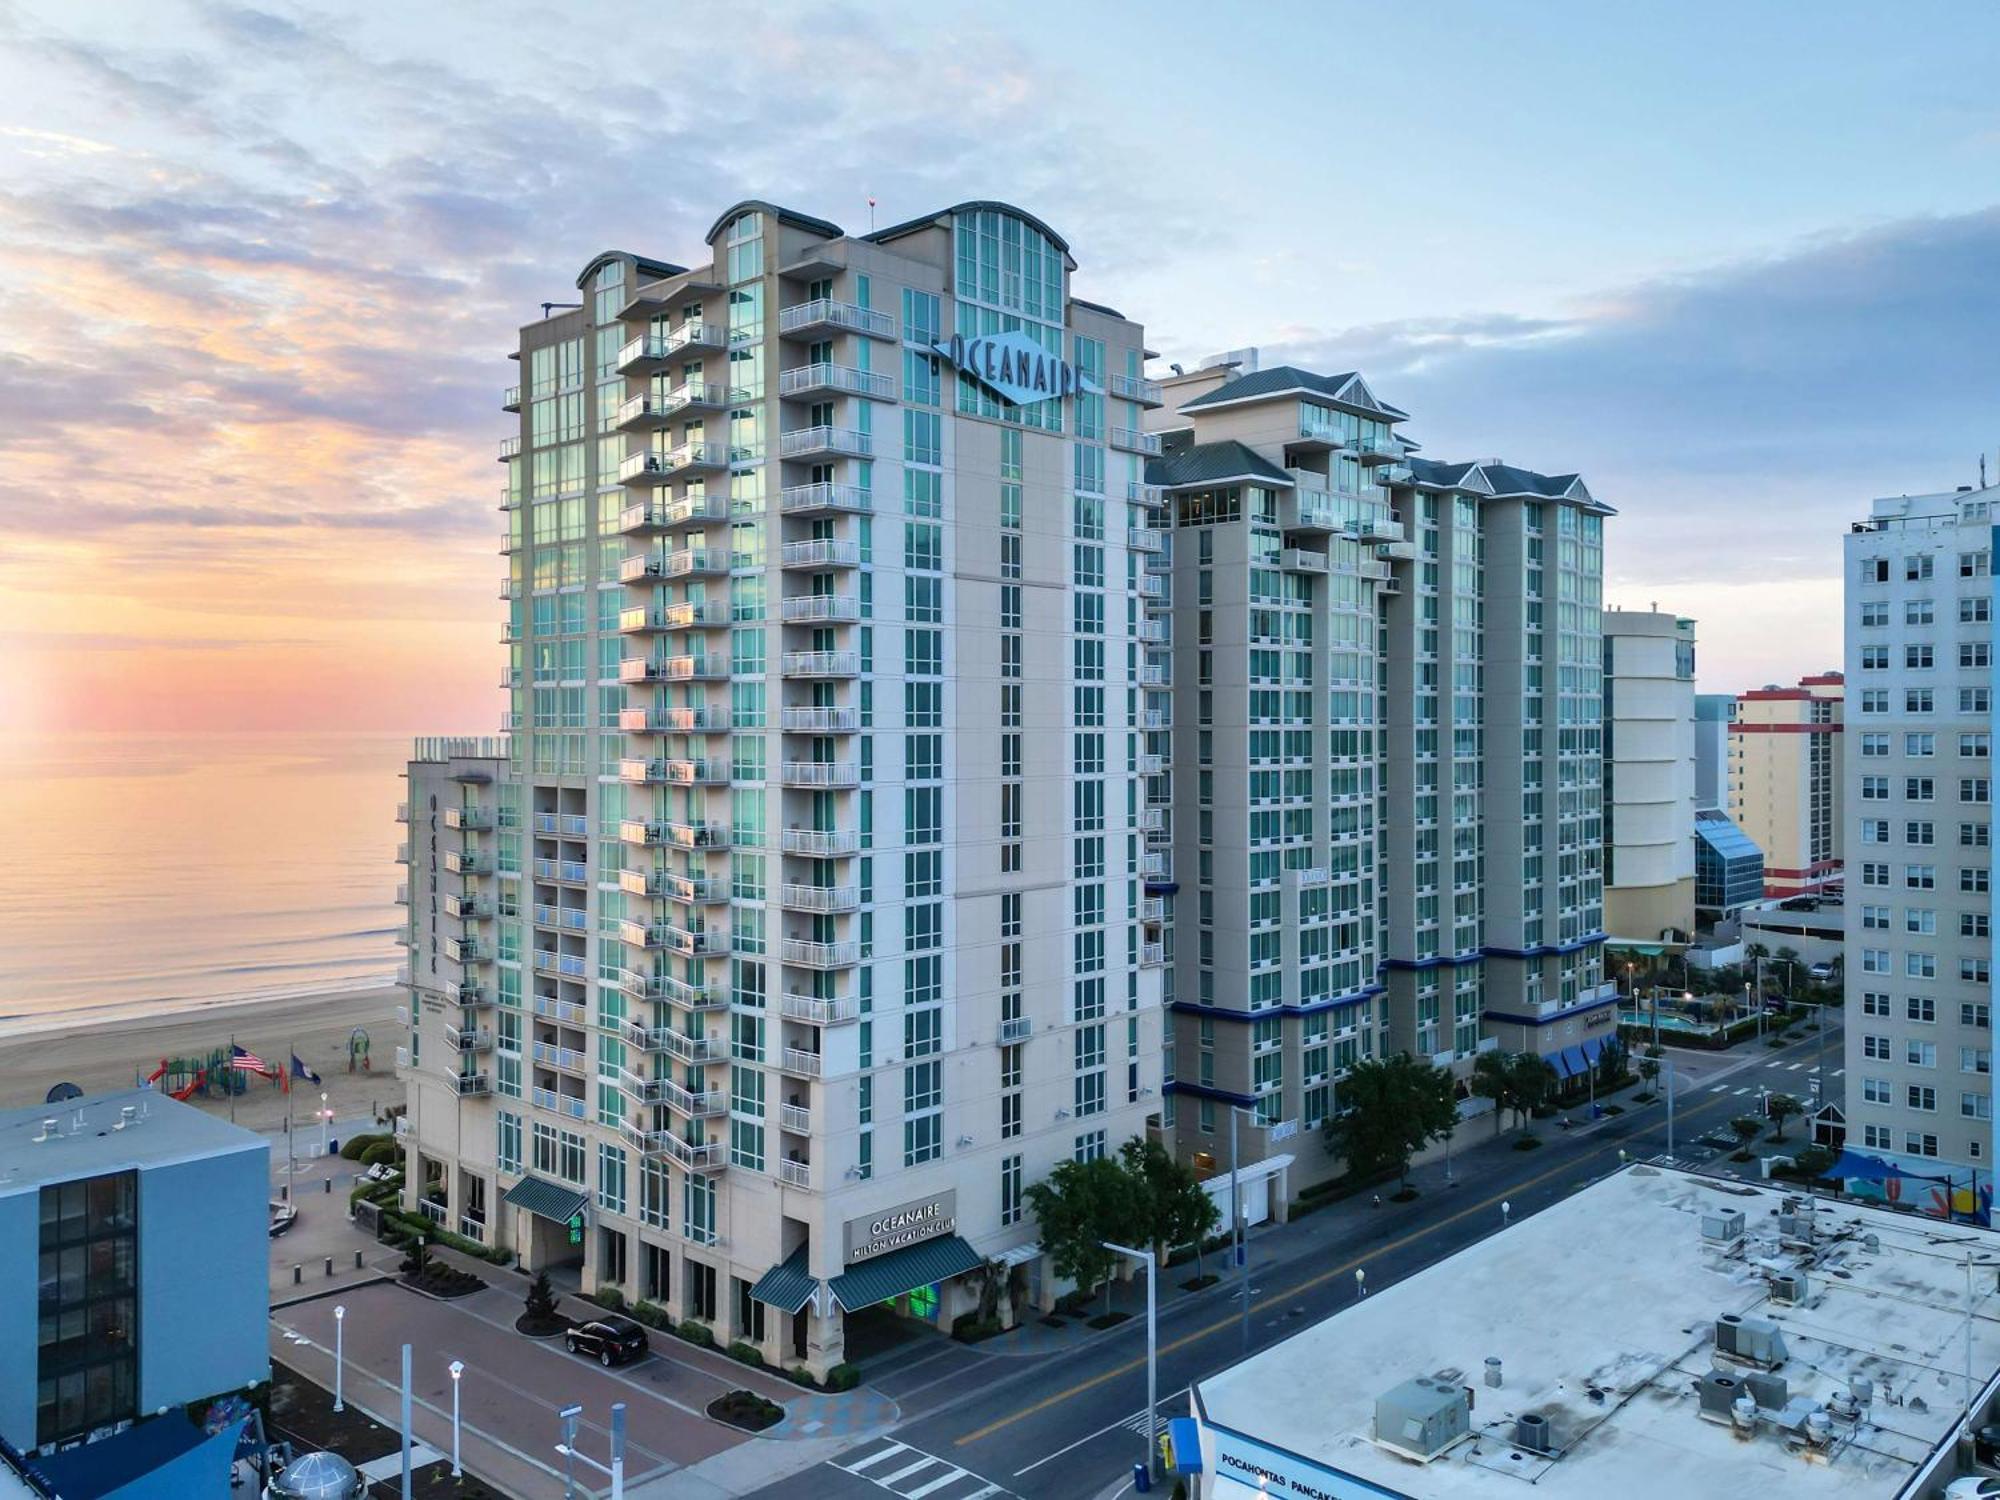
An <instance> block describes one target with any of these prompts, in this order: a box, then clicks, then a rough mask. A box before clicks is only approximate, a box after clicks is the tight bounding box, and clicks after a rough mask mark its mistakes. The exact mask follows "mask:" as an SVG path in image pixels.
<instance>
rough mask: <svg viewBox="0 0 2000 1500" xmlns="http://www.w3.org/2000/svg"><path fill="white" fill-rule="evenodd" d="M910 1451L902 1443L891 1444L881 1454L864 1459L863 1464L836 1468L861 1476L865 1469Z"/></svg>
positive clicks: (843, 1465)
mask: <svg viewBox="0 0 2000 1500" xmlns="http://www.w3.org/2000/svg"><path fill="white" fill-rule="evenodd" d="M909 1451H910V1450H909V1449H908V1448H906V1447H904V1446H903V1445H902V1444H901V1443H891V1444H889V1446H888V1447H886V1448H884V1449H883V1450H882V1451H881V1452H880V1453H871V1454H870V1455H869V1456H868V1457H866V1458H864V1459H862V1460H861V1462H860V1463H858V1464H838V1465H836V1466H835V1467H837V1468H842V1469H845V1470H847V1472H848V1473H850V1474H859V1473H860V1472H861V1471H862V1470H863V1469H865V1468H867V1467H868V1466H869V1465H870V1464H879V1463H880V1462H882V1460H883V1459H885V1458H894V1457H895V1456H896V1455H897V1454H898V1453H908V1452H909Z"/></svg>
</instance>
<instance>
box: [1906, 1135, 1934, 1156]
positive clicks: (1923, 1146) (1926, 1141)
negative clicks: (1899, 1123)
mask: <svg viewBox="0 0 2000 1500" xmlns="http://www.w3.org/2000/svg"><path fill="white" fill-rule="evenodd" d="M1903 1154H1904V1155H1906V1156H1936V1155H1937V1154H1938V1138H1937V1137H1936V1136H1934V1135H1927V1134H1925V1133H1924V1132H1923V1131H1920V1130H1912V1131H1908V1132H1906V1133H1905V1134H1904V1136H1903Z"/></svg>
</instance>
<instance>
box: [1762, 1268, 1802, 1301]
mask: <svg viewBox="0 0 2000 1500" xmlns="http://www.w3.org/2000/svg"><path fill="white" fill-rule="evenodd" d="M1806 1287H1807V1282H1806V1273H1805V1272H1803V1271H1780V1272H1779V1273H1778V1274H1777V1275H1775V1276H1773V1277H1772V1278H1771V1300H1772V1301H1773V1302H1776V1303H1778V1304H1780V1305H1781V1306H1784V1307H1795V1306H1797V1305H1798V1304H1799V1303H1801V1302H1803V1301H1805V1300H1806Z"/></svg>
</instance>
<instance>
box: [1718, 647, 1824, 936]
mask: <svg viewBox="0 0 2000 1500" xmlns="http://www.w3.org/2000/svg"><path fill="white" fill-rule="evenodd" d="M1843 694H1844V686H1843V683H1842V681H1841V675H1840V673H1838V672H1824V673H1820V674H1819V675H1817V676H1813V677H1802V678H1800V679H1799V681H1798V683H1797V685H1796V686H1793V687H1777V686H1772V687H1765V688H1758V689H1755V690H1754V691H1751V692H1747V693H1739V694H1738V695H1737V698H1736V716H1735V718H1734V719H1733V720H1731V722H1730V725H1729V817H1730V820H1731V821H1732V822H1733V823H1735V824H1736V826H1737V827H1738V828H1740V829H1742V830H1743V832H1744V833H1745V834H1746V835H1748V836H1749V838H1750V840H1751V841H1752V842H1753V843H1755V844H1756V845H1757V847H1758V848H1759V849H1761V850H1763V851H1764V894H1765V895H1767V896H1798V895H1805V894H1809V893H1812V892H1815V891H1820V890H1823V889H1825V888H1826V887H1827V886H1828V885H1830V884H1838V883H1839V881H1840V877H1841V840H1842V835H1841V817H1842V809H1841V802H1842V798H1841V777H1842V770H1841V766H1842V760H1843V744H1844V735H1843V733H1842V728H1843V725H1842V718H1843V714H1844V712H1845V707H1844V703H1843Z"/></svg>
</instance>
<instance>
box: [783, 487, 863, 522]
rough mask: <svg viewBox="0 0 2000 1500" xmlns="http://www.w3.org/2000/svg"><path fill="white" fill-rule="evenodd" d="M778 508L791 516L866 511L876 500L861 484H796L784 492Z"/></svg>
mask: <svg viewBox="0 0 2000 1500" xmlns="http://www.w3.org/2000/svg"><path fill="white" fill-rule="evenodd" d="M778 508H779V509H780V510H782V511H783V512H784V513H785V514H786V515H788V516H806V515H819V514H838V513H841V512H855V513H865V512H867V511H871V510H873V509H874V508H875V499H874V496H873V495H872V494H871V493H870V492H869V491H867V490H864V489H863V488H862V487H861V486H860V485H858V484H794V485H790V486H788V487H786V488H785V489H784V490H783V491H781V492H780V494H779V496H778Z"/></svg>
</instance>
